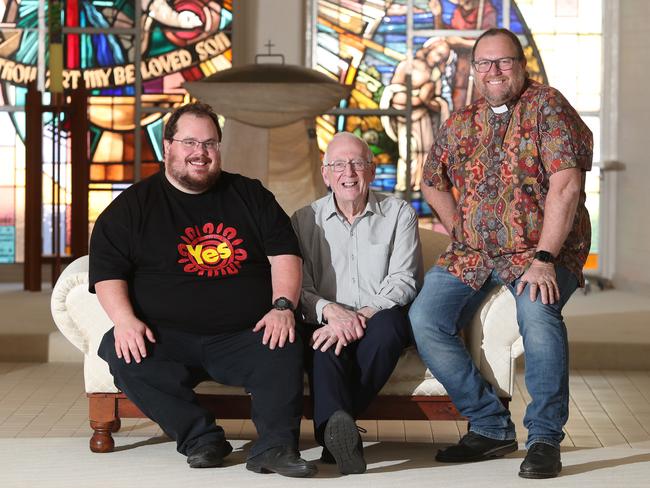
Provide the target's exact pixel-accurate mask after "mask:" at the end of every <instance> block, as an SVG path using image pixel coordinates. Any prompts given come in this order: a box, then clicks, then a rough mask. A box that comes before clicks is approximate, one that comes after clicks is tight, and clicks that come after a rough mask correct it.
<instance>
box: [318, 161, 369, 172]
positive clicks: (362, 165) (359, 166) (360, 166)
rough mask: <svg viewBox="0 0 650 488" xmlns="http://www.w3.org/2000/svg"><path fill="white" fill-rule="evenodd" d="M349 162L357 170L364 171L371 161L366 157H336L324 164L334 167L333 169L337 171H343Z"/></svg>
mask: <svg viewBox="0 0 650 488" xmlns="http://www.w3.org/2000/svg"><path fill="white" fill-rule="evenodd" d="M348 164H351V165H352V167H353V168H354V169H355V170H356V171H363V170H364V169H366V168H367V167H368V165H369V164H370V162H368V161H366V160H365V159H335V160H334V161H330V162H329V163H327V164H323V166H325V167H328V168H332V171H334V172H335V173H341V172H342V171H345V168H347V166H348Z"/></svg>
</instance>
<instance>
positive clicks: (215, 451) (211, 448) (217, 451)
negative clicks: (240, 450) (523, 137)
mask: <svg viewBox="0 0 650 488" xmlns="http://www.w3.org/2000/svg"><path fill="white" fill-rule="evenodd" d="M231 452H232V446H231V445H230V442H228V441H224V442H222V443H220V444H203V445H202V446H199V447H196V448H194V449H192V451H191V452H190V453H189V454H188V455H187V464H189V465H190V468H218V467H220V466H223V458H225V457H226V456H227V455H228V454H230V453H231Z"/></svg>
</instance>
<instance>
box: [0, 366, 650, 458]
mask: <svg viewBox="0 0 650 488" xmlns="http://www.w3.org/2000/svg"><path fill="white" fill-rule="evenodd" d="M570 383H571V403H570V417H569V422H568V423H567V425H566V429H565V431H566V434H567V435H566V438H565V440H564V442H563V445H564V446H567V447H606V446H614V445H616V446H627V447H648V446H650V371H596V370H585V371H572V372H571V376H570ZM528 399H529V397H528V393H527V391H526V387H525V384H524V379H523V375H518V376H517V381H516V391H515V395H514V397H513V399H512V403H511V411H512V415H513V421H514V422H515V424H516V426H517V436H518V439H519V441H520V442H523V441H525V439H526V431H525V429H524V428H523V426H522V425H521V424H522V418H523V415H524V410H525V405H526V402H527V401H528ZM220 424H221V425H222V426H223V427H224V429H225V430H226V435H227V436H228V437H229V438H231V439H237V438H244V439H250V438H252V437H254V436H255V429H254V427H253V424H252V423H251V421H250V420H224V421H222V422H220ZM359 425H360V426H361V427H363V428H365V429H366V430H367V433H366V434H363V438H364V440H367V441H401V442H404V441H406V442H426V443H432V444H433V443H435V444H442V443H453V442H456V441H458V439H459V438H460V436H462V435H463V434H464V433H465V432H466V430H467V425H466V423H465V422H447V421H434V422H425V421H404V422H402V421H380V422H376V421H362V422H359ZM90 435H91V430H90V427H89V426H88V421H87V399H86V395H85V393H84V391H83V370H82V366H81V364H78V363H38V364H32V363H0V437H4V438H6V437H90ZM116 435H118V436H138V437H142V436H157V435H161V431H160V429H159V428H158V426H157V425H156V424H154V423H153V422H151V421H149V420H145V419H125V420H123V422H122V429H121V431H120V432H119V433H117V434H116ZM302 438H303V439H304V440H311V439H313V434H312V429H311V422H310V421H304V422H303V429H302Z"/></svg>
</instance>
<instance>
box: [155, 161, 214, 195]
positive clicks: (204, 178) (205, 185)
mask: <svg viewBox="0 0 650 488" xmlns="http://www.w3.org/2000/svg"><path fill="white" fill-rule="evenodd" d="M192 161H194V162H196V161H203V160H202V159H200V158H193V159H187V160H186V161H185V164H186V165H189V164H190V162H192ZM208 164H210V163H208ZM165 169H166V171H167V172H168V174H169V177H170V178H171V179H173V180H175V181H177V182H178V183H179V185H180V186H182V187H183V188H185V189H186V190H188V191H190V192H193V193H203V192H204V191H207V190H209V189H210V188H212V186H214V184H215V183H216V182H217V180H218V179H219V175H220V174H221V168H219V166H216V167H215V168H214V169H211V170H210V171H207V172H205V173H204V174H199V175H197V174H193V173H191V172H190V171H188V169H187V167H186V166H183V167H182V168H179V167H178V165H177V164H166V165H165Z"/></svg>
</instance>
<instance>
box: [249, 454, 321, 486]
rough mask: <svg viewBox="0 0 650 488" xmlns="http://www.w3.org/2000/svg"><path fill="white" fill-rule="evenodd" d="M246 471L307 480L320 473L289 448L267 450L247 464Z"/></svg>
mask: <svg viewBox="0 0 650 488" xmlns="http://www.w3.org/2000/svg"><path fill="white" fill-rule="evenodd" d="M246 469H248V470H249V471H254V472H255V473H278V474H281V475H282V476H290V477H292V478H307V477H309V476H314V475H315V474H316V473H318V468H317V467H316V466H315V465H314V464H312V463H309V462H307V461H305V460H304V459H302V458H301V457H300V453H299V452H298V451H297V450H295V449H292V448H290V447H287V446H278V447H272V448H271V449H267V450H266V451H264V452H263V453H261V454H258V455H257V456H255V457H253V458H250V459H249V460H248V461H247V462H246Z"/></svg>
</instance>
